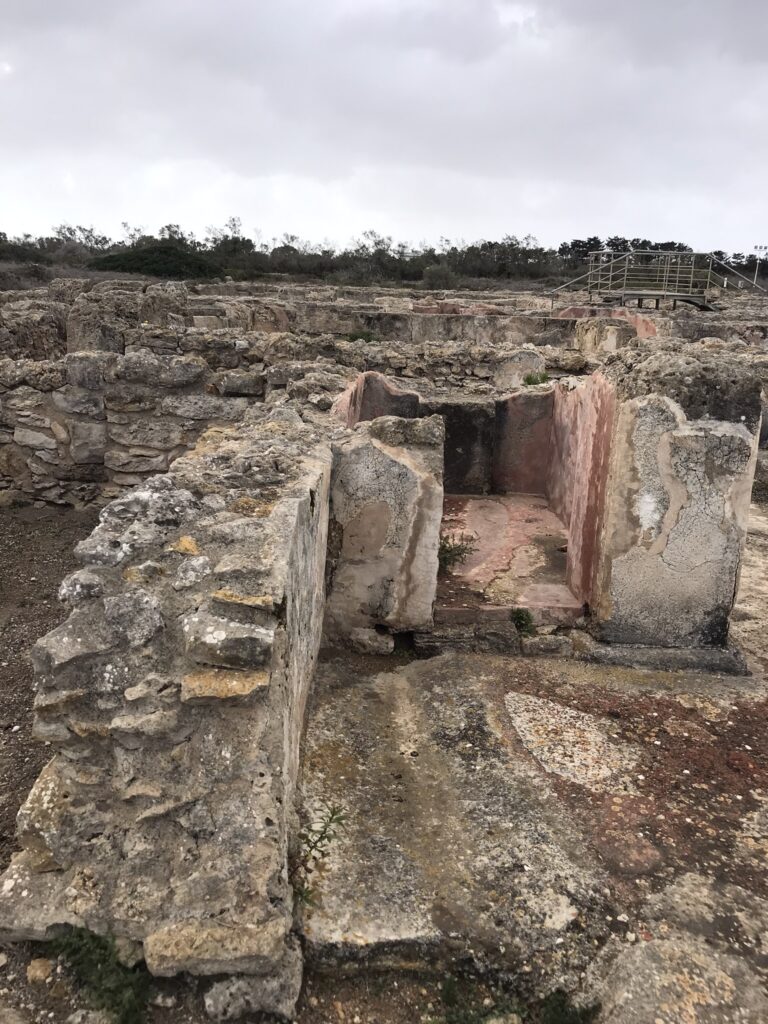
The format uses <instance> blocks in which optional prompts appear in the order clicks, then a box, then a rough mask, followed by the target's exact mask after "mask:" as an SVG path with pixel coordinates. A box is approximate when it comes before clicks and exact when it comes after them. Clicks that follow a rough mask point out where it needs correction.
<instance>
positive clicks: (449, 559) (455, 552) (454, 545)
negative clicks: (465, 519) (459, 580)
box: [437, 533, 477, 572]
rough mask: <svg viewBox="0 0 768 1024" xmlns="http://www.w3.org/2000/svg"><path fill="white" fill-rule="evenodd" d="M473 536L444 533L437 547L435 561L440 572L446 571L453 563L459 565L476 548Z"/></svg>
mask: <svg viewBox="0 0 768 1024" xmlns="http://www.w3.org/2000/svg"><path fill="white" fill-rule="evenodd" d="M476 547H477V543H476V541H475V538H474V537H472V536H470V535H469V534H467V533H459V534H456V533H450V534H449V533H444V534H442V535H441V537H440V543H439V545H438V548H437V562H438V567H439V569H440V572H448V571H449V570H450V569H452V568H453V567H454V565H461V564H462V563H463V562H466V560H467V559H468V558H469V556H470V555H471V554H472V552H473V551H474V550H475V549H476Z"/></svg>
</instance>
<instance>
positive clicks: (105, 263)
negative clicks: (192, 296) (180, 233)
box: [88, 242, 222, 280]
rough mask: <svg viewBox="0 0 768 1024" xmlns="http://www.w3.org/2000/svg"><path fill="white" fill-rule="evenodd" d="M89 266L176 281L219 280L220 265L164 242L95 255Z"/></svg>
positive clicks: (94, 268)
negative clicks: (203, 278) (192, 279)
mask: <svg viewBox="0 0 768 1024" xmlns="http://www.w3.org/2000/svg"><path fill="white" fill-rule="evenodd" d="M88 266H89V267H90V268H91V269H92V270H116V271H119V272H121V273H125V274H147V275H149V276H150V277H168V278H174V279H176V280H178V279H183V278H194V277H218V276H220V275H221V273H222V267H221V265H220V264H219V263H218V262H216V261H215V260H211V259H210V257H206V256H202V255H201V254H200V253H196V252H191V251H190V250H188V249H183V248H181V247H180V246H177V245H172V244H169V243H167V242H157V243H155V244H151V245H139V246H134V247H132V248H130V249H124V250H122V251H121V252H113V253H110V254H109V255H108V256H97V257H96V259H93V260H91V261H90V263H89V264H88Z"/></svg>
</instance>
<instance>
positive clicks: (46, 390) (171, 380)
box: [0, 350, 264, 503]
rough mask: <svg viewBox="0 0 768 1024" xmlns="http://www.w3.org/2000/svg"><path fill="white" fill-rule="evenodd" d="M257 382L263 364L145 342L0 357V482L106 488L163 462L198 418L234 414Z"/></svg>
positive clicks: (73, 491)
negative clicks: (221, 366)
mask: <svg viewBox="0 0 768 1024" xmlns="http://www.w3.org/2000/svg"><path fill="white" fill-rule="evenodd" d="M263 390H264V377H263V374H259V373H252V374H246V373H243V374H239V375H238V374H228V373H213V372H211V371H210V370H209V368H208V365H207V364H206V363H205V361H204V360H202V359H200V358H198V357H196V356H185V357H176V356H173V357H166V358H162V359H161V358H159V357H157V356H155V355H153V354H152V353H151V352H148V351H146V350H139V351H136V352H132V353H129V354H128V355H125V356H122V355H116V354H112V353H105V352H92V353H86V352H82V353H74V354H71V355H67V356H65V357H64V358H63V359H61V360H58V361H50V362H49V361H43V362H34V361H32V360H10V359H7V360H0V487H2V486H3V485H5V486H6V487H14V488H17V489H20V490H21V491H23V492H25V493H28V494H30V495H34V496H35V497H39V498H44V499H46V500H49V501H70V502H74V503H78V502H80V501H87V500H91V499H93V498H94V497H96V496H97V495H99V494H106V495H107V496H109V494H110V488H111V493H112V494H116V493H118V491H119V489H121V488H123V487H126V486H132V485H135V484H137V483H140V482H141V481H142V480H143V479H145V478H146V477H147V476H148V475H150V474H152V473H158V472H163V471H164V470H165V469H167V468H168V466H169V465H170V463H171V462H172V461H173V459H174V458H175V457H176V456H178V455H180V454H181V453H182V452H183V451H185V450H186V449H188V448H189V447H190V445H192V444H193V443H194V441H195V439H196V438H197V437H198V436H199V434H200V433H201V432H202V430H203V429H204V428H205V427H206V426H207V425H208V424H212V423H224V422H232V421H235V420H238V419H240V418H241V417H242V415H243V414H244V412H245V411H246V409H247V408H248V407H249V405H251V404H252V403H253V402H254V401H258V400H259V395H260V393H263Z"/></svg>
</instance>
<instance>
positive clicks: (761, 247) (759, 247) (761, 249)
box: [752, 245, 768, 284]
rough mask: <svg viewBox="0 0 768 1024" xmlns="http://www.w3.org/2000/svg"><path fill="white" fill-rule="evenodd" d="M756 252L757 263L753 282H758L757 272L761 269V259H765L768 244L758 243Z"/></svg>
mask: <svg viewBox="0 0 768 1024" xmlns="http://www.w3.org/2000/svg"><path fill="white" fill-rule="evenodd" d="M755 252H756V253H757V262H756V263H755V280H754V281H753V282H752V283H753V284H757V272H758V270H759V269H760V260H761V259H765V257H764V255H763V254H764V253H765V252H768V245H756V246H755Z"/></svg>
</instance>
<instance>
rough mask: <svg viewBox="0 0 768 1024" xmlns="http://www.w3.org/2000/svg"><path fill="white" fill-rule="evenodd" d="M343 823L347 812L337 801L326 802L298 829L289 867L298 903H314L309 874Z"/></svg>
mask: <svg viewBox="0 0 768 1024" xmlns="http://www.w3.org/2000/svg"><path fill="white" fill-rule="evenodd" d="M346 827H347V815H346V812H345V811H344V808H343V807H341V806H340V805H339V804H326V805H325V806H324V807H323V808H322V811H321V814H320V817H319V818H318V819H317V820H316V821H313V822H311V823H310V824H309V825H307V826H306V828H304V829H302V831H301V832H300V833H299V843H300V844H301V846H300V848H299V851H298V855H297V857H296V861H295V863H294V865H293V868H292V871H291V882H292V884H293V891H294V892H295V893H296V898H297V899H298V901H299V903H302V904H303V905H304V906H306V907H311V906H314V904H315V898H316V895H317V890H316V887H315V885H314V884H313V882H312V875H313V874H314V873H315V872H316V871H317V870H318V868H319V867H320V866H321V865H322V863H323V861H324V860H325V858H326V857H327V856H328V853H329V851H330V848H331V845H332V844H333V843H334V842H335V841H336V840H337V839H338V838H339V836H340V835H341V833H342V832H343V831H344V829H345V828H346Z"/></svg>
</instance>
